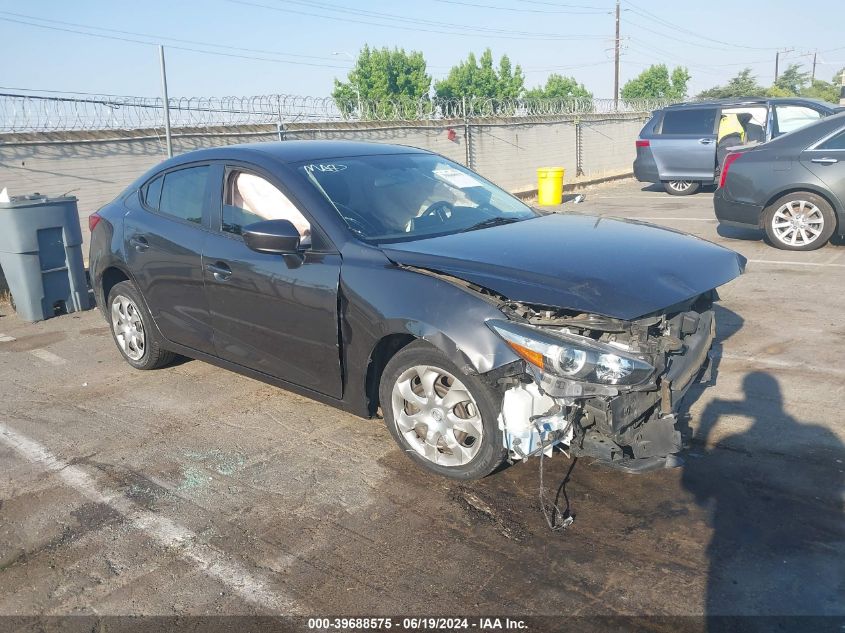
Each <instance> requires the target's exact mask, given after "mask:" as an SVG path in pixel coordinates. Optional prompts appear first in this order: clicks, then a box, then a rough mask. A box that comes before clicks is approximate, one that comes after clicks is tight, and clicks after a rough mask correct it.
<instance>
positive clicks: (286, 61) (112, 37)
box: [0, 17, 349, 70]
mask: <svg viewBox="0 0 845 633" xmlns="http://www.w3.org/2000/svg"><path fill="white" fill-rule="evenodd" d="M0 20H2V21H3V22H13V23H15V24H23V25H26V26H34V27H37V28H41V29H48V30H51V31H61V32H64V33H74V34H76V35H87V36H88V37H99V38H101V39H106V40H116V41H120V42H130V43H132V44H143V45H145V46H156V44H155V43H154V42H145V41H142V40H136V39H131V38H127V37H118V36H116V35H106V34H103V33H90V32H86V31H80V30H78V29H71V28H64V27H59V26H50V25H47V24H36V23H35V22H26V21H24V20H15V19H13V18H4V17H0ZM168 48H171V49H175V50H180V51H189V52H192V53H203V54H205V55H218V56H221V57H233V58H237V59H250V60H255V61H264V62H274V63H277V64H296V65H299V66H317V67H321V68H338V69H341V70H348V69H349V67H348V66H337V65H333V64H317V63H315V62H305V61H293V60H290V59H276V58H270V57H257V56H254V55H240V54H237V53H224V52H222V51H204V50H200V49H197V48H190V47H187V46H178V45H174V44H170V45H168Z"/></svg>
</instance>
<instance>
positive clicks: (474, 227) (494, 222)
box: [460, 217, 519, 233]
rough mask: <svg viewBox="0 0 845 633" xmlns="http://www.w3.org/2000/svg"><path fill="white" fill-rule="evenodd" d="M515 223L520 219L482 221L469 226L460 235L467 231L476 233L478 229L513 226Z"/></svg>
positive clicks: (500, 218) (488, 219)
mask: <svg viewBox="0 0 845 633" xmlns="http://www.w3.org/2000/svg"><path fill="white" fill-rule="evenodd" d="M513 222H519V219H518V218H503V217H495V218H487V219H486V220H482V221H481V222H476V223H475V224H473V225H472V226H468V227H467V228H465V229H461V230H460V233H466V232H467V231H476V230H478V229H486V228H487V227H488V226H499V225H501V224H511V223H513Z"/></svg>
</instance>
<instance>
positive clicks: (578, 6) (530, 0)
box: [518, 0, 611, 13]
mask: <svg viewBox="0 0 845 633" xmlns="http://www.w3.org/2000/svg"><path fill="white" fill-rule="evenodd" d="M518 2H524V3H525V4H539V5H543V6H547V7H566V8H569V9H602V10H603V11H607V12H608V13H610V11H611V9H610V8H608V7H600V6H596V5H594V4H593V5H587V4H561V3H560V2H541V1H540V0H518Z"/></svg>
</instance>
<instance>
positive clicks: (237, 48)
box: [0, 11, 330, 60]
mask: <svg viewBox="0 0 845 633" xmlns="http://www.w3.org/2000/svg"><path fill="white" fill-rule="evenodd" d="M0 14H3V15H11V16H14V17H16V18H22V19H26V20H37V21H39V22H49V23H51V24H60V25H62V26H67V27H78V28H83V29H89V30H93V31H106V32H108V33H118V34H120V35H132V36H136V37H145V38H149V39H152V40H157V41H158V42H161V41H171V42H181V43H183V44H194V45H197V46H206V47H210V48H223V49H227V50H233V51H242V52H246V53H259V54H263V55H279V56H286V57H299V58H303V59H323V60H328V59H330V58H329V57H327V56H325V55H303V54H300V53H285V52H282V51H272V50H263V49H260V48H244V47H241V46H229V45H226V44H215V43H213V42H202V41H199V40H186V39H181V38H178V37H169V36H166V35H157V34H154V33H140V32H137V31H122V30H119V29H110V28H106V27H104V26H91V25H89V24H79V23H77V22H63V21H61V20H52V19H49V18H41V17H38V16H34V15H24V14H22V13H13V12H11V11H0Z"/></svg>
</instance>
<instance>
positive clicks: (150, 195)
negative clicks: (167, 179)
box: [141, 176, 164, 211]
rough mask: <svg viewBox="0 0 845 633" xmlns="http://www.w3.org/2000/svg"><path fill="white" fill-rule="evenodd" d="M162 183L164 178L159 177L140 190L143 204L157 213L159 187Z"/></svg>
mask: <svg viewBox="0 0 845 633" xmlns="http://www.w3.org/2000/svg"><path fill="white" fill-rule="evenodd" d="M163 182H164V176H159V177H158V178H156V179H155V180H151V181H150V182H148V183H147V184H146V185H144V188H143V189H142V190H141V195H142V196H143V198H144V204H145V205H147V206H148V207H149V208H150V209H154V210H156V211H158V204H159V202H160V200H161V185H162V183H163Z"/></svg>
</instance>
